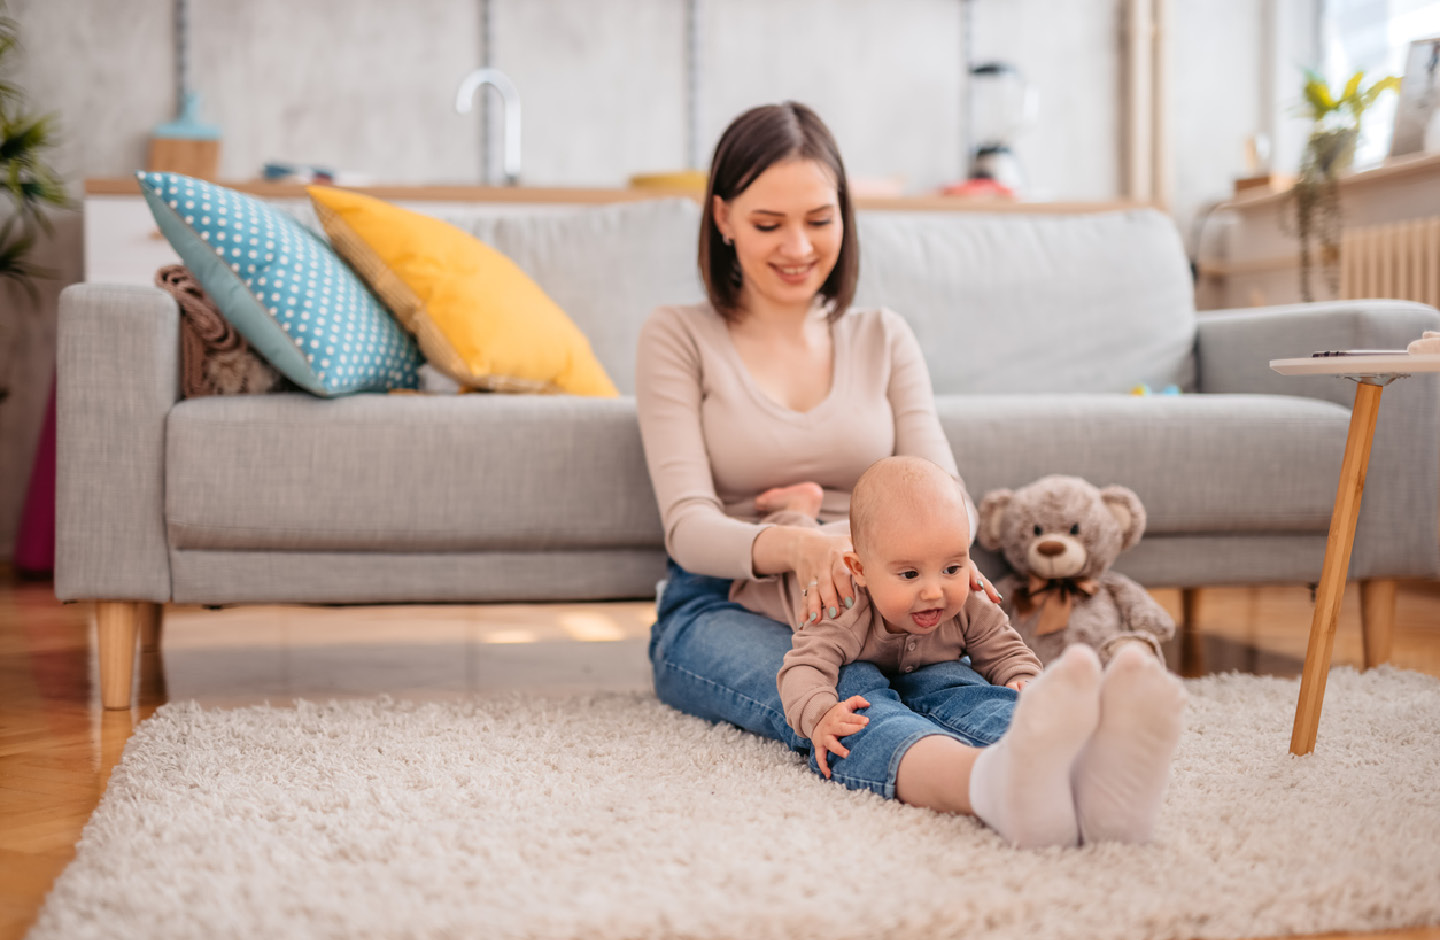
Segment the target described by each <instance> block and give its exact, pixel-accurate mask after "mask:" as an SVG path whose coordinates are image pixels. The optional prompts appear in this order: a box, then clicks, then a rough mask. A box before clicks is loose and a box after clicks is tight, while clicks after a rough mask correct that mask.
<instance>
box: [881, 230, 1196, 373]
mask: <svg viewBox="0 0 1440 940" xmlns="http://www.w3.org/2000/svg"><path fill="white" fill-rule="evenodd" d="M858 224H859V235H860V285H859V290H858V293H857V295H856V304H857V305H858V306H873V305H883V306H887V307H890V308H891V309H893V310H895V311H896V312H897V313H899V314H900V315H901V316H903V317H904V318H905V319H906V320H908V321H909V322H910V325H911V326H912V327H913V328H914V330H915V335H916V336H917V338H918V339H919V340H920V346H921V348H922V349H924V350H925V358H926V361H927V363H928V364H929V366H930V376H931V379H932V381H933V382H934V384H935V389H936V391H937V392H939V393H941V394H951V393H979V394H992V393H997V392H1037V393H1038V392H1123V391H1127V390H1128V389H1130V388H1133V387H1134V386H1136V385H1139V384H1141V383H1146V384H1149V385H1150V386H1151V387H1153V388H1163V387H1165V386H1166V385H1170V384H1175V385H1179V386H1180V387H1182V388H1185V389H1187V390H1188V389H1190V388H1192V387H1193V379H1194V343H1195V312H1194V302H1193V299H1192V285H1191V280H1190V269H1189V265H1188V264H1187V262H1186V259H1185V251H1184V247H1183V246H1182V245H1181V242H1180V235H1179V233H1178V232H1177V231H1176V229H1175V224H1174V222H1172V221H1171V220H1170V219H1169V218H1168V217H1166V216H1164V215H1162V214H1161V213H1159V212H1155V211H1153V210H1149V209H1144V210H1127V211H1121V212H1104V213H1094V214H1088V215H1078V214H1077V215H1064V216H1056V215H1031V214H1025V213H1008V214H1003V215H1001V214H986V213H970V212H932V213H920V212H907V213H900V212H862V213H860V214H859V216H858Z"/></svg>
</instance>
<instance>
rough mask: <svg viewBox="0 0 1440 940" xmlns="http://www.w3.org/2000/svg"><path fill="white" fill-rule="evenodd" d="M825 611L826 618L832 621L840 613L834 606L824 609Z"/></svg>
mask: <svg viewBox="0 0 1440 940" xmlns="http://www.w3.org/2000/svg"><path fill="white" fill-rule="evenodd" d="M825 610H826V612H827V616H829V617H830V618H831V619H834V617H835V615H836V614H838V613H840V611H838V610H836V609H835V605H834V604H831V605H830V606H829V607H827V608H825Z"/></svg>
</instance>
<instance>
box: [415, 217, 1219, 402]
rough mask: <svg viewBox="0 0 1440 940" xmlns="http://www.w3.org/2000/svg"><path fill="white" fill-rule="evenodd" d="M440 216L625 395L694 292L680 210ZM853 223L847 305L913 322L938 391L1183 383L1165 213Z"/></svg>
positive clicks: (686, 227) (1185, 358) (1178, 292)
mask: <svg viewBox="0 0 1440 940" xmlns="http://www.w3.org/2000/svg"><path fill="white" fill-rule="evenodd" d="M438 214H441V217H443V218H445V219H446V221H449V222H451V223H452V224H455V225H458V226H460V227H461V228H464V229H466V230H467V231H470V232H471V233H472V234H474V235H475V236H476V237H478V238H480V239H482V240H483V241H485V242H487V243H489V244H491V245H493V246H494V247H495V248H497V249H498V250H500V251H502V252H504V253H505V254H506V255H508V256H509V257H510V258H511V259H513V260H514V261H515V262H516V263H517V264H518V265H520V267H521V268H523V269H524V270H525V271H526V273H528V274H529V275H530V276H531V277H533V278H534V279H535V280H536V282H537V283H538V284H539V285H540V286H541V287H542V288H544V290H545V291H546V293H548V294H549V295H550V297H551V298H552V299H553V300H555V302H556V303H558V304H559V305H560V306H561V307H562V308H563V309H564V310H565V311H566V312H567V313H568V314H569V315H570V317H571V318H572V319H573V320H574V321H575V324H576V325H577V326H578V327H579V328H580V329H581V330H582V331H584V333H585V335H586V336H587V337H589V339H590V345H591V347H592V348H593V349H594V350H595V354H596V356H597V357H598V358H599V359H600V362H601V363H602V364H603V365H604V366H605V369H606V371H608V372H609V374H610V377H611V379H613V380H614V382H615V384H616V385H617V386H618V387H619V388H620V390H621V392H623V393H625V394H631V393H633V391H634V384H635V378H634V373H635V343H636V340H637V338H638V336H639V331H640V326H641V324H642V323H644V321H645V318H646V317H647V316H648V315H649V313H650V311H651V310H653V309H654V308H655V307H657V306H659V305H661V304H674V303H693V302H696V301H698V300H700V299H701V298H702V297H703V296H704V291H703V288H702V286H701V283H700V278H699V274H698V272H697V271H696V266H695V245H696V236H697V230H698V227H699V224H700V209H699V206H698V205H697V204H696V203H694V202H692V201H690V200H688V199H673V198H672V199H657V200H646V201H640V202H628V203H616V204H613V205H608V206H601V207H596V208H582V209H572V208H565V209H553V208H546V209H516V210H515V211H513V212H507V213H505V214H501V215H495V214H493V213H486V214H484V215H479V214H477V215H474V216H458V217H457V216H451V215H446V214H443V213H438ZM858 225H859V233H860V245H861V251H860V286H859V292H858V295H857V297H856V305H857V306H878V305H883V306H887V307H890V308H891V309H893V310H895V311H896V312H898V313H899V314H900V315H902V316H904V317H905V318H906V319H907V320H908V321H909V322H910V323H911V324H912V325H913V326H914V329H915V333H916V335H917V336H918V337H919V339H920V344H921V347H922V348H923V349H924V350H925V355H926V359H927V361H928V363H929V366H930V373H931V377H932V380H933V383H934V386H935V389H936V391H937V392H938V393H940V394H953V393H964V392H977V393H995V392H1036V393H1039V392H1057V391H1076V392H1123V391H1126V390H1128V389H1129V388H1131V387H1133V386H1135V385H1136V384H1138V383H1141V382H1144V383H1148V384H1150V385H1151V386H1152V387H1155V388H1160V387H1163V386H1165V385H1167V384H1170V383H1175V384H1177V385H1180V386H1182V387H1183V386H1187V385H1189V384H1190V383H1191V381H1192V377H1193V373H1194V366H1193V345H1194V331H1195V313H1194V305H1193V301H1192V292H1191V285H1190V276H1189V268H1188V266H1187V264H1186V262H1185V255H1184V250H1183V248H1182V247H1181V243H1180V238H1179V234H1178V233H1177V232H1176V230H1175V226H1174V224H1173V223H1172V222H1171V221H1170V220H1169V218H1167V217H1166V216H1164V215H1162V214H1160V213H1159V212H1155V211H1152V210H1132V211H1123V212H1106V213H1093V214H1067V215H1034V214H1029V213H971V212H929V211H915V212H878V211H867V212H861V213H860V216H859V220H858Z"/></svg>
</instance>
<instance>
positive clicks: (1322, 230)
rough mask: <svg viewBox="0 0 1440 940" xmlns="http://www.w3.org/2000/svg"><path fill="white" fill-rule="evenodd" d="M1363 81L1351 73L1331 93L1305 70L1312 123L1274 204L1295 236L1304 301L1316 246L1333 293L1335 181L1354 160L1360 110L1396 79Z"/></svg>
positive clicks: (1336, 272)
mask: <svg viewBox="0 0 1440 940" xmlns="http://www.w3.org/2000/svg"><path fill="white" fill-rule="evenodd" d="M1364 81H1365V73H1364V72H1363V71H1361V72H1356V73H1355V74H1354V75H1352V76H1350V80H1349V81H1348V82H1346V83H1345V89H1344V91H1343V92H1342V93H1341V94H1340V95H1338V96H1337V95H1335V94H1334V93H1332V92H1331V90H1330V86H1329V85H1327V84H1326V82H1325V79H1324V78H1322V77H1320V75H1319V74H1317V73H1316V72H1314V71H1311V70H1309V69H1306V70H1305V88H1304V98H1305V102H1304V104H1303V105H1302V109H1303V113H1304V114H1305V115H1306V116H1307V117H1309V118H1310V120H1311V122H1312V126H1311V129H1310V137H1309V139H1308V140H1307V141H1306V142H1305V152H1304V154H1303V156H1302V157H1301V160H1300V172H1299V174H1298V175H1297V176H1296V179H1295V184H1294V185H1293V186H1292V187H1291V188H1290V191H1289V192H1288V193H1286V198H1285V199H1283V200H1281V203H1280V213H1281V216H1280V218H1281V223H1282V227H1283V228H1284V229H1285V230H1286V231H1288V232H1289V233H1290V234H1292V235H1295V236H1297V237H1298V238H1299V240H1300V297H1301V299H1302V300H1305V301H1311V300H1314V299H1315V297H1314V291H1313V289H1312V288H1311V283H1310V282H1311V271H1312V270H1313V269H1314V266H1315V249H1316V248H1317V247H1318V249H1319V260H1320V267H1321V270H1322V271H1324V274H1325V283H1326V286H1327V287H1328V288H1329V290H1330V293H1331V294H1332V295H1333V294H1336V293H1338V292H1339V287H1340V283H1339V282H1340V230H1341V227H1342V224H1343V220H1342V219H1341V217H1340V186H1339V179H1340V177H1341V176H1344V175H1345V174H1346V173H1348V172H1350V169H1351V167H1352V166H1353V164H1354V162H1355V145H1356V143H1357V142H1358V141H1359V139H1360V127H1361V122H1362V120H1363V119H1364V116H1365V112H1366V110H1368V109H1369V108H1370V106H1371V105H1373V104H1374V103H1375V99H1376V98H1378V97H1380V95H1381V93H1383V92H1384V91H1386V90H1387V89H1395V88H1399V87H1400V80H1399V79H1398V78H1396V77H1395V76H1393V75H1387V76H1385V77H1384V78H1380V79H1376V80H1375V81H1374V82H1371V83H1370V85H1369V86H1368V87H1362V86H1363V85H1364Z"/></svg>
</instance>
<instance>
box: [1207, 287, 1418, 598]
mask: <svg viewBox="0 0 1440 940" xmlns="http://www.w3.org/2000/svg"><path fill="white" fill-rule="evenodd" d="M1196 329H1197V335H1196V359H1197V363H1196V384H1197V386H1198V390H1199V391H1201V392H1204V393H1223V394H1267V395H1303V396H1307V397H1311V398H1319V399H1324V400H1326V401H1332V402H1336V403H1337V404H1341V405H1344V406H1345V407H1347V408H1348V407H1351V406H1352V405H1353V404H1354V402H1355V387H1354V383H1353V382H1351V381H1349V380H1348V379H1343V378H1341V377H1339V376H1327V375H1317V376H1297V375H1281V374H1280V373H1278V372H1275V371H1274V370H1272V369H1271V368H1270V360H1271V359H1287V358H1296V357H1300V356H1308V355H1309V354H1310V353H1312V352H1315V351H1317V350H1321V349H1404V348H1405V346H1406V345H1407V344H1408V343H1409V342H1410V341H1411V340H1415V339H1419V338H1420V334H1421V333H1423V332H1424V331H1425V330H1440V311H1437V310H1436V309H1435V308H1434V307H1430V306H1427V305H1426V304H1420V303H1411V302H1408V301H1398V300H1345V301H1332V302H1328V303H1311V304H1290V305H1286V306H1275V307H1257V308H1253V309H1250V310H1243V311H1218V310H1217V311H1205V312H1203V313H1202V314H1201V315H1200V319H1199V322H1198V324H1197V328H1196ZM1340 446H1341V442H1337V445H1336V448H1337V449H1336V454H1335V467H1334V472H1335V479H1336V483H1337V485H1338V483H1339V474H1340V453H1341V451H1340ZM1366 479H1367V482H1366V485H1365V494H1364V498H1363V499H1362V501H1361V507H1360V521H1359V523H1358V525H1357V526H1356V530H1355V550H1354V554H1352V556H1351V559H1350V577H1351V578H1354V579H1363V578H1372V577H1374V578H1397V577H1415V578H1433V577H1437V576H1440V375H1437V374H1435V373H1428V374H1427V373H1418V374H1416V375H1413V376H1411V377H1410V378H1407V379H1401V380H1399V381H1397V382H1395V383H1393V384H1391V385H1390V386H1389V387H1387V388H1386V389H1385V392H1384V394H1383V395H1382V396H1381V401H1380V416H1379V420H1378V422H1377V423H1376V428H1375V438H1374V443H1373V444H1372V446H1371V450H1370V468H1369V472H1368V474H1367V477H1366ZM1317 576H1318V572H1317Z"/></svg>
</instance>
